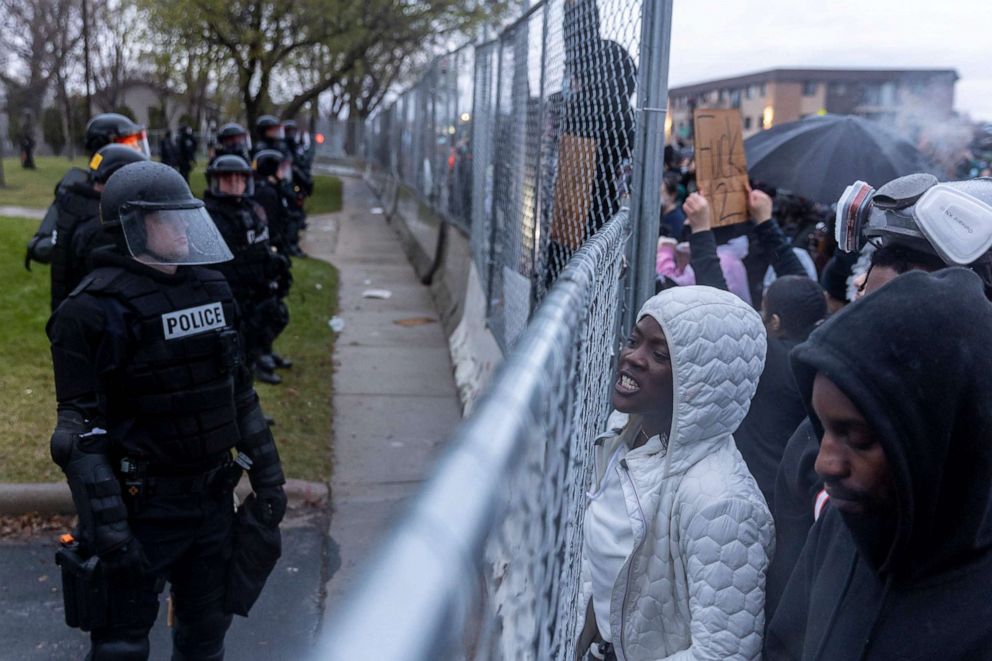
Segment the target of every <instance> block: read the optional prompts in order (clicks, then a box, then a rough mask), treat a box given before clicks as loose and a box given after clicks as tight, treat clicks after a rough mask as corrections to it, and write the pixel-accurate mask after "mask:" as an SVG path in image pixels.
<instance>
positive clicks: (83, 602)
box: [55, 541, 110, 631]
mask: <svg viewBox="0 0 992 661" xmlns="http://www.w3.org/2000/svg"><path fill="white" fill-rule="evenodd" d="M55 564H57V565H58V566H59V567H61V568H62V601H63V604H64V606H65V623H66V624H68V625H69V626H70V627H73V628H78V629H82V630H83V631H92V630H93V629H97V628H100V627H105V626H106V625H107V616H108V614H109V612H110V608H109V601H108V596H107V582H106V581H105V580H104V576H103V571H102V567H101V566H100V559H99V557H97V556H96V555H91V556H89V557H84V556H83V555H82V554H81V553H80V549H79V543H78V542H75V541H72V542H68V543H67V542H62V543H60V544H59V549H58V551H56V552H55Z"/></svg>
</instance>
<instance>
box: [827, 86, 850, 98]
mask: <svg viewBox="0 0 992 661" xmlns="http://www.w3.org/2000/svg"><path fill="white" fill-rule="evenodd" d="M830 93H831V94H836V95H838V96H844V95H845V94H847V85H845V84H844V83H830Z"/></svg>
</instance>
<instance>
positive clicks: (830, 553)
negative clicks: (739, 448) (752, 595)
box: [765, 268, 992, 661]
mask: <svg viewBox="0 0 992 661" xmlns="http://www.w3.org/2000/svg"><path fill="white" fill-rule="evenodd" d="M948 329H953V334H954V341H953V342H948V341H946V333H947V332H948ZM990 334H992V306H990V305H989V303H988V301H987V299H986V298H985V294H984V288H983V283H982V282H981V280H980V279H979V278H977V277H975V275H974V274H972V273H969V272H967V271H966V270H964V269H959V268H954V269H948V270H944V271H940V272H938V273H935V274H926V273H923V272H912V273H908V274H905V275H902V276H899V277H897V278H895V279H894V280H892V281H891V282H889V283H888V284H886V285H885V286H882V287H881V288H879V290H878V291H877V293H874V294H872V295H870V296H868V297H866V298H865V299H864V301H863V302H859V303H858V304H857V305H854V306H851V307H850V308H848V309H845V310H844V311H843V312H841V313H839V314H838V315H836V317H834V318H833V319H831V320H830V321H828V322H827V323H826V324H824V326H823V327H822V328H820V329H818V330H817V331H815V332H814V333H813V334H812V335H811V336H810V338H809V340H808V341H807V342H806V343H804V344H803V345H800V346H799V347H798V348H797V349H796V351H795V354H794V358H793V362H794V369H795V373H796V379H797V382H798V384H799V387H800V390H801V392H802V394H803V397H804V401H805V402H806V403H807V406H808V408H809V411H810V416H811V422H812V424H813V426H814V428H815V429H816V431H817V434H818V435H819V436H821V437H822V440H821V442H820V450H819V453H818V455H817V459H816V464H815V466H816V472H817V473H818V474H819V476H820V477H821V478H822V479H823V480H824V483H825V488H826V491H827V493H828V494H829V496H830V506H829V507H828V508H827V510H826V511H825V512H824V514H823V516H822V517H821V519H820V521H819V522H818V524H817V525H816V526H814V527H813V529H812V531H811V533H810V536H809V538H808V539H807V542H806V546H805V548H804V549H803V552H802V556H801V557H800V560H799V564H798V566H797V567H796V571H794V572H793V574H792V577H791V579H790V580H789V583H788V586H787V587H786V590H785V593H784V594H783V596H782V600H781V603H780V604H779V607H778V609H777V610H776V611H775V615H774V619H773V620H772V622H771V624H770V626H769V630H768V636H767V641H766V645H765V654H766V658H767V659H770V660H771V661H775V660H776V659H843V658H862V659H866V658H867V659H871V658H877V659H921V660H922V659H937V658H942V659H965V658H969V659H979V658H989V655H990V650H992V624H990V622H992V602H990V601H989V599H988V589H987V585H988V584H989V582H990V581H992V519H990V518H989V517H988V512H989V510H990V507H992V442H990V441H992V347H990V346H989V342H988V338H989V337H990Z"/></svg>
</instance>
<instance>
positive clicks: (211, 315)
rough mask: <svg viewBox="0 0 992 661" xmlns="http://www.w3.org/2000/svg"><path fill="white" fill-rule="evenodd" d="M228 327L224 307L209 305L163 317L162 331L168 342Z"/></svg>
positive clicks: (217, 304) (214, 304)
mask: <svg viewBox="0 0 992 661" xmlns="http://www.w3.org/2000/svg"><path fill="white" fill-rule="evenodd" d="M226 325H227V321H226V320H225V319H224V306H223V305H221V304H220V303H208V304H207V305H200V306H197V307H195V308H186V309H185V310H177V311H175V312H169V313H168V314H163V315H162V330H163V331H164V332H165V339H167V340H175V339H177V338H180V337H186V336H187V335H196V334H197V333H205V332H207V331H209V330H214V329H215V328H223V327H225V326H226Z"/></svg>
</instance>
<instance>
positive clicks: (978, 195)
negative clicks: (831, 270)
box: [835, 173, 992, 266]
mask: <svg viewBox="0 0 992 661" xmlns="http://www.w3.org/2000/svg"><path fill="white" fill-rule="evenodd" d="M835 234H836V239H837V244H838V246H839V247H840V249H841V250H843V251H845V252H854V251H859V250H861V248H862V247H863V246H864V245H865V243H867V242H869V241H870V242H872V243H876V244H877V245H887V244H898V245H903V246H906V247H908V248H912V249H914V250H920V251H924V252H929V253H931V254H936V255H938V256H939V257H940V258H941V259H942V260H944V262H945V263H947V264H957V265H960V266H965V265H968V264H971V263H973V262H975V261H976V260H977V259H978V258H979V257H981V256H982V255H984V254H985V253H986V252H987V251H988V250H989V248H990V247H992V179H990V178H980V179H969V180H965V181H951V182H946V183H938V181H937V178H936V177H934V176H933V175H930V174H925V173H919V174H911V175H906V176H904V177H899V178H897V179H893V180H892V181H890V182H888V183H887V184H885V185H884V186H882V187H881V188H879V189H878V190H877V191H876V190H875V189H874V188H872V187H871V186H870V185H868V184H867V183H865V182H863V181H857V182H855V183H853V184H852V185H850V186H848V187H847V189H846V190H845V191H844V194H843V195H842V196H841V198H840V201H839V202H838V203H837V216H836V228H835Z"/></svg>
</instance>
